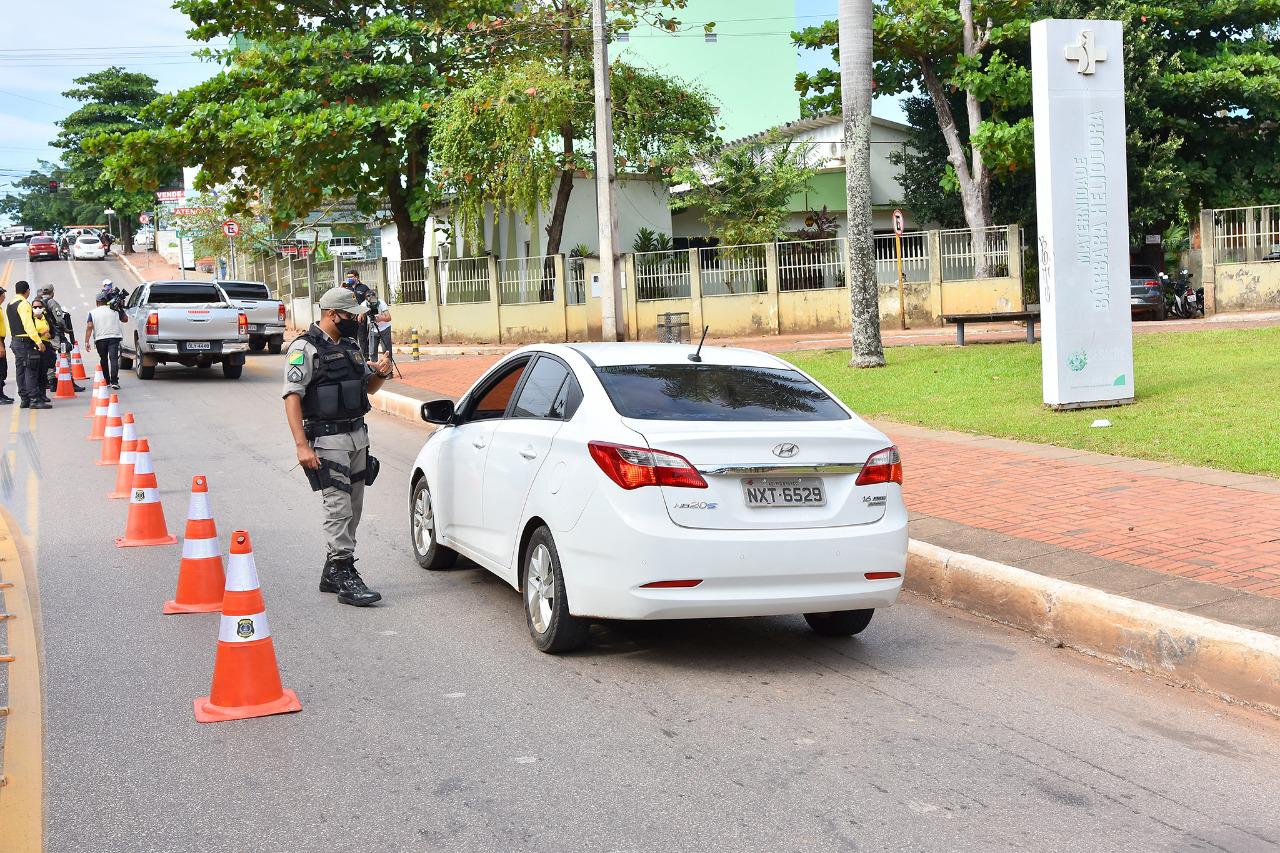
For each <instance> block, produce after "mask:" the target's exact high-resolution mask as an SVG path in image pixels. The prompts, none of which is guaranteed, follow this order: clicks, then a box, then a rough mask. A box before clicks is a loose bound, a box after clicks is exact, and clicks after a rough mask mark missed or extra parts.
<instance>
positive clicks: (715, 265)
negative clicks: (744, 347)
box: [637, 243, 769, 296]
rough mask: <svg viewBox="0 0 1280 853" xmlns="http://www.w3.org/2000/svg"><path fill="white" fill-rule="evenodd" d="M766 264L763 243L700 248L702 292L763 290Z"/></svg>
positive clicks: (765, 288) (766, 269)
mask: <svg viewBox="0 0 1280 853" xmlns="http://www.w3.org/2000/svg"><path fill="white" fill-rule="evenodd" d="M767 266H768V265H767V264H766V261H765V245H764V244H763V243H756V244H749V245H744V246H715V247H713V248H709V249H699V250H698V267H699V268H700V270H701V281H702V295H703V296H731V295H734V294H742V293H764V292H765V291H767V290H768V289H769V285H768V281H767V279H768V275H769V273H768V268H767ZM637 269H638V268H637Z"/></svg>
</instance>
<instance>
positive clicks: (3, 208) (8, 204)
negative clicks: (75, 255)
mask: <svg viewBox="0 0 1280 853" xmlns="http://www.w3.org/2000/svg"><path fill="white" fill-rule="evenodd" d="M50 181H56V182H58V184H59V185H60V186H59V187H58V189H57V190H51V189H50V188H49V183H50ZM66 181H67V169H66V167H64V166H61V165H55V164H53V163H46V162H44V161H41V163H40V168H38V169H32V170H31V173H30V174H28V175H27V176H26V177H24V178H19V179H18V181H17V182H16V183H15V185H14V188H15V191H14V192H10V193H6V194H5V196H4V198H2V199H0V213H2V214H4V215H6V216H8V217H9V219H10V220H11V221H13V222H14V223H19V222H20V223H22V224H23V225H27V226H29V227H31V228H38V229H40V230H41V231H48V230H50V229H52V228H55V227H57V226H62V225H76V224H90V223H96V222H97V221H98V218H99V217H100V216H101V215H102V206H101V205H98V204H95V203H93V202H83V201H79V200H77V199H76V198H75V197H74V196H73V195H72V194H71V192H70V191H69V190H68V189H66V188H65V187H64V186H61V185H63V184H65V183H66Z"/></svg>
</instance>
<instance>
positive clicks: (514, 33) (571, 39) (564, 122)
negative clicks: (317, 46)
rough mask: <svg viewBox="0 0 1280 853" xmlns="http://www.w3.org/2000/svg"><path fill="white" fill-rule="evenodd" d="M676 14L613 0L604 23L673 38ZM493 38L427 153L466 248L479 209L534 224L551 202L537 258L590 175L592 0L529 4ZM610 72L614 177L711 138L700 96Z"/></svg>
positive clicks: (640, 74) (660, 164)
mask: <svg viewBox="0 0 1280 853" xmlns="http://www.w3.org/2000/svg"><path fill="white" fill-rule="evenodd" d="M683 5H684V0H621V2H617V3H614V4H611V7H612V8H613V9H614V11H615V13H616V14H617V15H618V16H620V17H615V18H614V19H612V21H611V24H610V26H611V29H612V30H613V31H615V32H616V31H619V30H625V29H629V28H631V27H634V26H636V25H637V23H639V22H641V21H644V22H646V23H649V24H653V25H656V26H658V27H659V28H661V29H666V30H674V29H675V28H676V27H677V26H678V22H677V21H676V20H675V19H674V18H671V17H669V16H667V15H666V14H665V10H667V9H672V10H675V9H678V8H680V7H682V6H683ZM500 29H501V30H502V32H503V33H504V35H505V36H506V37H505V38H503V39H502V40H501V41H498V40H495V41H494V42H492V43H491V44H490V45H489V56H490V67H489V69H488V70H487V71H485V72H484V73H482V74H480V75H478V76H476V77H475V78H473V79H472V81H471V84H470V85H469V86H467V87H466V88H463V89H460V90H459V91H457V92H455V93H453V94H452V95H451V96H450V97H449V98H448V99H447V100H446V101H445V103H444V104H443V105H442V106H441V109H440V114H439V122H438V124H437V128H436V133H437V141H438V144H437V147H436V149H435V150H434V151H433V152H432V153H433V162H434V163H435V165H436V166H437V167H438V172H437V176H438V179H439V188H440V190H441V192H442V193H445V194H446V195H447V196H448V197H449V198H450V199H451V200H452V202H453V211H454V218H455V219H456V220H457V223H458V225H459V226H460V227H461V229H462V232H463V233H464V234H465V235H466V236H467V237H468V238H469V239H479V237H480V235H481V233H482V231H483V227H484V216H485V210H486V206H492V208H493V209H494V210H501V209H514V210H516V211H518V212H520V213H523V214H524V216H525V217H526V219H528V220H533V219H534V218H535V217H536V216H537V214H538V211H539V209H541V208H542V207H543V206H544V205H545V204H546V201H547V199H549V198H550V199H552V200H551V204H550V208H551V210H550V214H549V216H548V221H547V225H546V234H547V243H546V254H556V253H558V252H559V251H560V243H561V240H562V237H563V234H564V221H565V216H566V214H567V213H568V209H569V199H570V196H571V194H572V192H573V179H574V175H575V173H576V172H577V171H579V170H592V168H593V156H592V152H591V151H590V150H589V149H584V147H583V146H584V145H587V144H589V143H590V141H591V139H592V137H593V135H594V132H595V130H594V128H595V115H594V110H593V104H592V92H593V89H592V77H591V74H592V56H591V3H590V2H588V0H548V2H546V3H541V4H528V5H527V6H526V7H524V8H523V9H522V10H521V12H520V15H519V16H518V17H516V18H514V19H511V20H507V21H504V22H503V25H502V27H501V28H500ZM610 72H611V74H610V83H611V87H612V94H613V115H614V146H615V149H616V152H615V153H616V156H617V157H618V164H619V166H620V167H621V168H622V169H624V170H630V171H632V172H645V171H652V170H661V169H665V168H670V167H671V166H672V165H673V164H674V163H676V162H678V161H679V158H680V156H681V153H682V152H684V151H685V150H686V149H687V148H688V146H691V145H699V144H703V143H705V142H707V141H709V140H711V139H712V138H714V136H715V127H714V119H715V108H714V107H713V106H712V104H711V102H710V100H709V99H708V98H707V96H706V95H705V94H704V93H702V92H701V91H699V90H697V89H696V88H694V87H692V86H690V85H689V84H687V83H684V82H681V81H679V80H676V79H673V78H670V77H667V76H664V75H662V74H658V73H655V72H652V71H647V70H643V69H639V68H634V67H632V66H629V65H626V64H625V63H618V62H613V63H611V68H610ZM553 190H554V198H552V192H553Z"/></svg>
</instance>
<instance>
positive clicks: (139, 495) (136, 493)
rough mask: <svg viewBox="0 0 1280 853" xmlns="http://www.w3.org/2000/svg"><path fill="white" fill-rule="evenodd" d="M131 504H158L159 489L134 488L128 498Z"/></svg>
mask: <svg viewBox="0 0 1280 853" xmlns="http://www.w3.org/2000/svg"><path fill="white" fill-rule="evenodd" d="M129 503H131V504H158V503H160V490H159V489H134V490H133V494H132V495H131V496H130V498H129Z"/></svg>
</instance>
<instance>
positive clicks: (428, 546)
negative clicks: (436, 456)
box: [409, 477, 458, 570]
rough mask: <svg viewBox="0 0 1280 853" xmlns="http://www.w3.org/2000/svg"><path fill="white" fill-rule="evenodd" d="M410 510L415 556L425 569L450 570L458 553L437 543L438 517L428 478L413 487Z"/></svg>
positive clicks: (410, 526) (410, 531) (410, 527)
mask: <svg viewBox="0 0 1280 853" xmlns="http://www.w3.org/2000/svg"><path fill="white" fill-rule="evenodd" d="M411 494H412V497H411V499H410V510H409V538H410V540H411V541H412V542H413V556H414V559H416V560H417V561H418V565H419V566H422V568H424V569H433V570H436V569H448V568H450V567H452V566H453V564H454V563H455V562H456V561H457V559H458V553H457V552H456V551H454V550H452V549H450V548H446V547H444V546H443V545H441V544H440V543H439V542H437V541H436V515H435V512H434V511H433V510H432V508H431V491H430V490H429V489H428V488H427V478H426V477H422V478H420V479H419V480H418V482H417V483H415V484H414V486H413V492H412V493H411Z"/></svg>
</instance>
